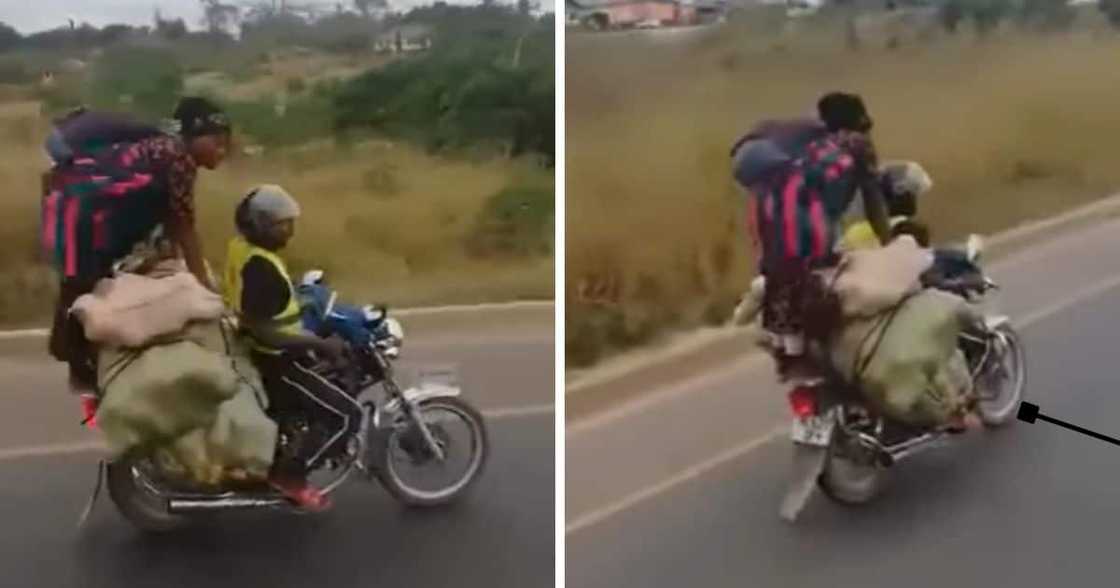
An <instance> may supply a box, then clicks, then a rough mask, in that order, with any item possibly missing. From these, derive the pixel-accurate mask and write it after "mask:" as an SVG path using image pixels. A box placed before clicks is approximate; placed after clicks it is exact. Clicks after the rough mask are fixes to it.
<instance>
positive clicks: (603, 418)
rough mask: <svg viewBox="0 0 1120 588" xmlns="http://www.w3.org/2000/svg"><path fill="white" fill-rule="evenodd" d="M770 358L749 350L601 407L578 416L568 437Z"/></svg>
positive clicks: (604, 424) (759, 363)
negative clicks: (710, 368) (680, 379)
mask: <svg viewBox="0 0 1120 588" xmlns="http://www.w3.org/2000/svg"><path fill="white" fill-rule="evenodd" d="M769 361H770V358H769V357H768V356H766V355H764V354H762V353H752V354H751V355H745V356H743V357H741V358H739V359H737V360H735V361H733V362H732V363H730V364H729V365H727V366H724V367H720V368H716V369H715V370H714V371H710V372H707V373H705V374H702V375H700V376H697V377H695V378H690V379H688V380H685V381H683V382H679V383H677V384H676V385H673V386H669V387H668V388H664V389H662V390H658V391H656V392H651V393H649V394H645V395H643V396H641V397H639V398H635V399H634V400H632V401H630V402H627V403H624V404H621V405H619V406H616V407H614V408H610V409H607V410H604V411H603V412H601V413H599V414H596V415H592V416H588V417H585V418H582V419H580V420H577V421H575V422H574V423H572V424H570V425H568V426H567V432H568V437H574V436H577V435H580V434H583V433H585V432H587V431H589V430H591V429H598V428H600V427H605V426H607V425H609V424H611V423H614V422H617V421H620V420H623V419H625V418H627V417H629V416H631V415H634V414H638V413H640V412H644V411H645V410H647V409H648V408H650V407H652V406H656V405H658V404H661V403H663V402H666V401H668V400H671V399H673V398H676V397H678V396H683V395H685V394H689V393H693V392H694V391H695V390H696V389H697V388H698V387H701V386H703V387H707V385H708V384H709V383H711V382H718V381H721V380H725V379H727V378H728V377H729V376H731V375H732V374H734V373H736V372H741V371H748V370H751V369H754V368H756V366H757V367H758V368H761V367H764V366H763V364H766V363H767V362H769Z"/></svg>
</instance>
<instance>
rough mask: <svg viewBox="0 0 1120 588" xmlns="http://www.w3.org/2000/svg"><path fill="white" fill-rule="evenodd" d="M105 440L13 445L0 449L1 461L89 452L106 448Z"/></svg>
mask: <svg viewBox="0 0 1120 588" xmlns="http://www.w3.org/2000/svg"><path fill="white" fill-rule="evenodd" d="M105 449H106V447H105V442H104V441H101V440H93V441H78V442H76V443H58V444H54V445H37V446H33V447H12V448H9V449H0V462H4V461H12V460H16V459H26V458H29V457H49V456H57V455H71V454H75V453H88V452H91V451H103V450H105Z"/></svg>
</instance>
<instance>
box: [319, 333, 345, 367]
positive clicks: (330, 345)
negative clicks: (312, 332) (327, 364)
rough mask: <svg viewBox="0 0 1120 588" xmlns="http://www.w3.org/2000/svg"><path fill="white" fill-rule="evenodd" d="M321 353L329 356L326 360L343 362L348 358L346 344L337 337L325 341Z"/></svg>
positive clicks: (321, 346)
mask: <svg viewBox="0 0 1120 588" xmlns="http://www.w3.org/2000/svg"><path fill="white" fill-rule="evenodd" d="M320 351H321V352H322V353H323V354H325V355H326V356H327V357H326V359H329V360H331V361H334V362H338V361H341V360H342V359H344V358H345V357H346V342H345V341H343V340H342V339H339V338H337V337H330V338H327V339H323V341H322V344H321V345H320Z"/></svg>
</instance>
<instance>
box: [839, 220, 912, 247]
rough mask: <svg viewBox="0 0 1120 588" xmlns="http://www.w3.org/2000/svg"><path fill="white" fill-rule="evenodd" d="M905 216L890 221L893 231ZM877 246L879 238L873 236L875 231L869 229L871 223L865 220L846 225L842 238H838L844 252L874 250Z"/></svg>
mask: <svg viewBox="0 0 1120 588" xmlns="http://www.w3.org/2000/svg"><path fill="white" fill-rule="evenodd" d="M906 218H907V217H905V216H896V217H894V218H892V219H891V220H890V226H891V228H892V229H893V228H894V227H895V226H897V225H898V223H900V222H902V221H904V220H906ZM878 246H879V237H878V235H876V234H875V229H873V228H871V223H869V222H867V221H866V220H862V221H859V222H855V223H852V224H850V225H848V228H847V230H845V231H844V236H843V237H841V238H840V248H841V249H843V250H844V251H852V250H855V249H875V248H876V247H878Z"/></svg>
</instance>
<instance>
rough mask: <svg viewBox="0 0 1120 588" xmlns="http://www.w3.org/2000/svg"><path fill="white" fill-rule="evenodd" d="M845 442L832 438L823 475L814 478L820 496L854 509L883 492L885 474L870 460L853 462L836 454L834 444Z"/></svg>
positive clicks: (836, 449) (842, 452) (854, 460)
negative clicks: (820, 493)
mask: <svg viewBox="0 0 1120 588" xmlns="http://www.w3.org/2000/svg"><path fill="white" fill-rule="evenodd" d="M845 441H846V439H845V438H844V437H842V436H841V435H836V436H835V437H833V441H832V445H831V446H830V447H829V449H828V452H829V455H828V460H827V461H826V462H825V466H824V471H822V472H821V475H820V477H819V478H817V485H818V486H819V487H820V489H821V492H823V493H824V495H825V496H827V497H829V498H830V499H832V500H833V501H835V502H838V503H840V504H845V505H849V506H858V505H862V504H867V503H868V502H871V501H872V500H874V499H875V498H876V497H878V496H879V494H880V493H881V492H882V490H883V486H884V483H885V478H886V470H885V469H884V468H883V467H882V466H880V465H879V464H877V463H876V462H875V461H874V460H873V459H867V460H856V459H852V458H851V457H849V456H847V455H846V454H845V453H846V452H845V451H838V449H839V448H838V447H837V444H838V443H844V442H845Z"/></svg>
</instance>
